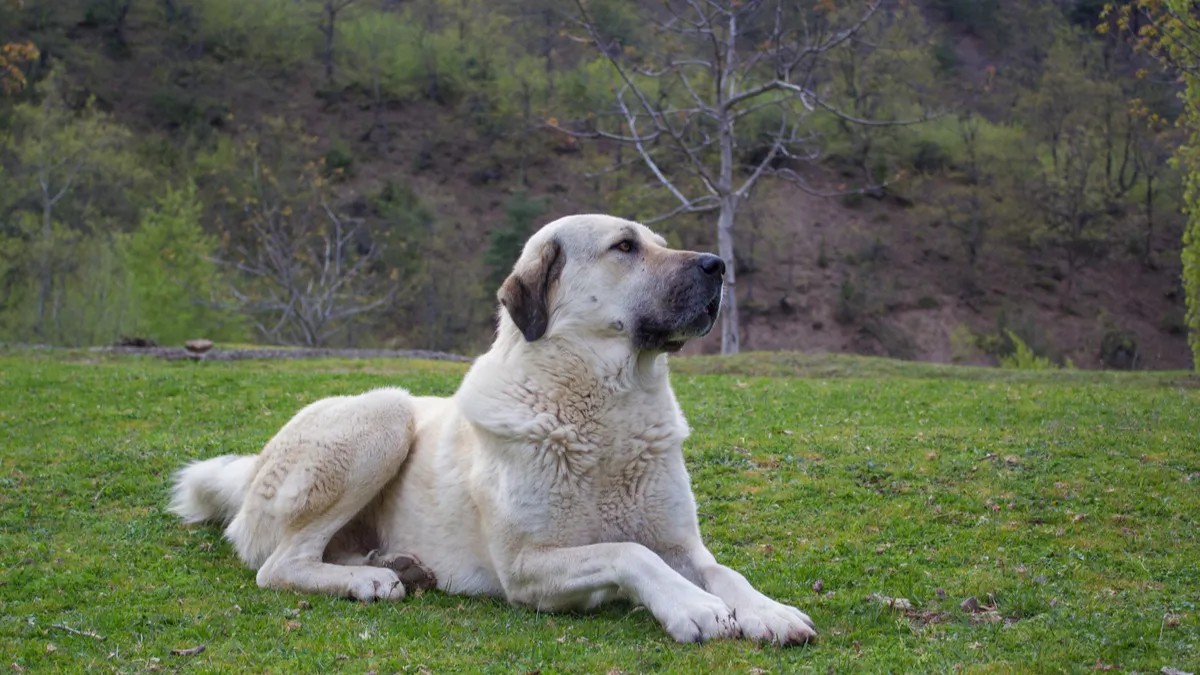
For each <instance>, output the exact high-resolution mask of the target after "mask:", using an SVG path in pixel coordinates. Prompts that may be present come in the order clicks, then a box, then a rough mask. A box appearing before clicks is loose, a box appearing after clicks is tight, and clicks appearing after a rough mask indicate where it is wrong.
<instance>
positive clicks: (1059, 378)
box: [0, 351, 1200, 673]
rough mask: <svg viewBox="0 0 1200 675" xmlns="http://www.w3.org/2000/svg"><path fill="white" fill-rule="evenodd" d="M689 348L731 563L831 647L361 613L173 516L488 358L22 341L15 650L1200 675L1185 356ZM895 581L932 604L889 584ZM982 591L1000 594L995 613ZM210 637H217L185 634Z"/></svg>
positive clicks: (63, 668)
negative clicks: (1103, 367) (393, 395)
mask: <svg viewBox="0 0 1200 675" xmlns="http://www.w3.org/2000/svg"><path fill="white" fill-rule="evenodd" d="M671 366H672V371H674V372H675V373H676V374H675V376H674V378H673V379H674V386H675V390H676V392H677V394H678V396H679V400H680V405H681V407H682V409H683V411H684V412H685V413H686V414H687V415H688V420H689V422H690V424H691V427H692V435H691V436H690V438H689V439H688V441H687V442H686V444H685V461H686V462H687V468H688V471H689V473H690V475H691V482H692V486H693V489H694V491H695V493H696V498H697V506H698V507H699V510H700V513H701V514H702V517H701V521H700V527H701V530H702V534H703V536H704V538H705V540H706V542H708V544H709V545H710V546H711V548H712V549H713V552H714V554H715V555H716V557H717V558H718V559H719V560H720V561H721V562H724V563H726V564H729V565H731V566H732V567H734V568H735V569H737V570H739V571H741V572H742V573H744V574H745V576H746V577H747V579H748V580H749V581H750V582H751V583H753V584H754V585H755V586H756V587H758V588H761V589H762V590H763V591H764V592H765V593H767V594H768V595H771V596H773V597H776V598H778V599H780V600H782V601H785V602H789V603H794V604H796V605H797V606H799V607H800V608H801V609H803V610H804V611H806V612H808V613H809V614H811V615H812V617H813V618H814V620H815V621H816V623H817V626H818V628H819V629H820V630H821V635H822V637H823V638H824V639H821V640H818V641H817V642H816V643H815V644H813V645H812V646H810V647H807V648H802V649H774V648H769V647H759V646H756V645H752V644H750V643H746V642H740V641H715V642H711V643H707V644H704V645H678V644H675V643H673V642H671V641H670V640H669V639H668V638H667V637H666V636H665V635H664V634H663V631H662V630H661V629H660V628H659V627H658V626H657V625H656V624H655V623H654V620H653V619H652V618H651V617H650V616H649V615H648V614H647V613H646V612H644V611H631V608H630V607H628V606H623V605H620V604H617V605H610V606H606V607H605V608H603V609H600V610H598V611H595V612H590V613H579V614H547V613H545V612H537V611H535V610H532V609H528V608H517V607H510V606H508V605H507V604H505V603H504V602H502V601H499V600H496V599H488V598H464V597H455V596H448V595H445V594H443V593H440V592H429V593H425V594H423V595H420V596H418V597H413V598H409V599H406V600H404V601H403V602H402V603H400V604H397V605H388V604H373V605H360V604H357V603H351V602H346V601H345V600H338V599H335V598H328V597H319V596H301V595H298V594H295V593H291V592H287V591H266V590H262V589H259V588H258V587H257V586H256V584H255V582H254V572H253V571H252V570H248V569H246V568H245V567H244V566H243V565H242V564H241V563H240V562H239V561H238V559H237V556H236V554H235V552H234V551H233V550H232V548H231V547H230V545H229V544H228V542H226V541H225V540H224V538H223V537H222V536H221V529H220V528H219V527H211V526H199V527H184V526H183V525H181V524H180V523H179V522H178V520H177V519H176V518H174V517H173V516H171V515H170V514H168V513H166V512H165V509H164V505H165V503H166V499H167V492H168V486H169V479H170V475H171V473H172V472H173V471H174V470H175V469H177V468H178V467H179V466H181V465H182V464H183V463H185V462H188V461H191V460H195V459H200V458H207V457H213V456H216V455H220V454H225V453H230V452H234V453H243V454H245V453H253V452H255V451H257V450H258V449H259V448H260V447H262V445H263V444H264V443H266V441H267V440H268V439H269V438H270V437H271V435H272V434H274V433H275V432H276V431H277V430H278V429H279V427H280V426H281V425H282V424H283V423H284V422H285V421H286V420H287V419H288V418H289V417H290V416H291V415H293V414H294V413H295V412H296V411H298V410H299V409H300V408H301V407H302V406H304V405H306V404H308V403H311V402H312V401H315V400H317V399H318V398H321V397H324V396H330V395H340V394H352V393H357V392H361V391H365V390H368V389H371V388H374V387H379V386H396V385H399V386H403V387H405V388H407V389H409V390H411V391H412V392H413V393H414V394H417V395H443V396H444V395H448V394H450V393H452V392H453V391H454V389H455V387H456V386H457V384H458V382H459V381H460V379H461V377H462V373H463V372H464V371H465V366H463V365H462V364H447V363H439V362H414V361H402V360H395V359H380V360H370V361H349V360H315V361H303V362H302V361H288V362H283V361H277V362H271V361H260V362H254V363H248V362H240V363H200V364H179V363H164V362H159V361H153V360H148V359H136V360H135V359H131V358H121V359H114V358H106V357H104V356H102V355H97V354H94V353H91V354H88V355H87V360H86V362H84V361H83V360H82V359H79V358H77V356H75V355H68V356H66V357H58V356H57V355H48V354H45V353H37V352H29V351H22V352H13V351H10V352H8V353H7V354H5V355H4V356H3V357H2V358H0V372H3V373H4V378H5V380H4V382H5V386H3V387H0V413H2V414H0V433H3V435H4V438H5V446H4V448H5V451H4V454H3V459H2V464H0V487H2V488H3V489H2V490H0V531H3V532H4V533H5V538H4V545H3V546H0V607H2V608H3V610H2V611H0V651H2V652H3V653H4V655H5V666H6V667H10V664H16V666H17V668H16V669H17V670H19V669H26V670H27V672H30V673H33V672H80V671H83V670H86V669H87V668H88V667H89V664H97V663H104V664H105V665H106V667H111V668H112V669H114V670H119V671H133V672H139V671H143V670H148V669H152V668H148V667H147V664H149V666H161V667H162V668H163V669H164V670H166V669H169V668H171V667H179V668H182V669H186V670H197V671H212V672H227V671H247V670H253V671H255V672H260V671H267V670H270V671H298V672H329V671H336V670H347V671H351V672H368V671H375V672H381V673H382V672H397V671H399V672H403V671H404V670H405V668H406V667H407V668H408V670H409V671H412V672H417V671H420V670H421V669H422V668H424V669H425V670H428V671H430V672H438V673H441V672H485V671H504V672H521V673H528V672H533V671H537V670H541V671H542V672H543V673H549V672H559V671H569V672H589V673H592V672H596V673H606V672H613V671H619V672H625V673H634V672H648V673H654V672H661V673H697V672H701V673H703V672H711V673H725V672H730V671H734V672H741V673H745V672H750V671H751V670H752V669H757V670H761V671H767V672H770V673H790V672H805V671H813V672H818V673H825V672H827V671H829V670H830V669H833V670H835V671H837V672H841V671H842V670H843V669H850V670H852V671H854V672H863V673H876V672H908V673H926V672H942V671H947V670H953V669H954V665H955V664H960V663H961V664H962V665H963V670H964V672H965V671H996V670H1000V671H1006V670H1020V671H1022V672H1046V673H1051V672H1053V673H1061V672H1080V673H1082V672H1095V671H1093V668H1095V667H1096V664H1097V663H1100V664H1102V665H1103V667H1104V668H1107V667H1109V666H1110V665H1115V666H1116V667H1117V668H1119V669H1124V670H1129V671H1133V670H1136V671H1138V672H1143V673H1150V672H1158V671H1159V670H1161V668H1162V667H1163V666H1164V665H1166V666H1171V667H1177V668H1179V669H1181V670H1191V668H1189V666H1190V665H1191V664H1193V663H1195V658H1196V657H1195V654H1196V644H1197V643H1198V642H1200V615H1198V613H1197V611H1196V609H1195V607H1194V605H1193V602H1194V595H1195V589H1196V588H1197V587H1200V570H1198V569H1197V566H1196V565H1195V560H1196V559H1197V558H1198V557H1200V523H1198V522H1197V514H1200V492H1198V491H1197V490H1196V489H1195V481H1197V480H1200V473H1198V469H1197V466H1198V463H1200V454H1198V450H1197V447H1196V443H1195V429H1196V421H1195V415H1196V410H1197V408H1198V407H1200V390H1198V389H1196V388H1195V378H1194V377H1193V378H1191V379H1190V380H1186V382H1189V383H1191V387H1190V388H1185V387H1181V386H1179V384H1180V383H1183V382H1185V380H1183V379H1182V378H1183V374H1181V373H1170V374H1148V373H1134V374H1129V373H1112V372H1100V373H1097V372H1064V371H1039V372H1033V371H1014V370H1000V369H994V368H990V369H988V368H961V367H949V366H938V365H935V364H916V363H905V362H899V361H891V360H884V359H868V358H858V357H851V356H845V355H817V354H809V355H805V354H743V355H740V356H738V357H718V358H702V359H672V362H671ZM701 372H721V373H724V374H709V375H702V374H699V373H701ZM799 373H806V374H809V375H811V379H801V378H797V377H794V375H795V374H799ZM767 375H771V377H768V376H767ZM787 375H793V376H792V377H789V376H787ZM1147 411H1153V414H1147ZM1148 495H1158V497H1157V498H1152V499H1151V498H1148ZM1132 540H1136V541H1133V544H1136V546H1134V545H1133V544H1131V541H1132ZM818 580H819V581H820V583H818ZM814 589H816V590H814ZM873 593H882V594H885V595H888V596H891V597H904V598H907V599H909V600H910V601H911V602H912V604H913V608H912V610H908V611H892V610H891V609H890V608H888V607H883V606H880V605H878V604H875V603H869V602H866V601H865V599H866V598H867V597H868V596H869V595H870V594H873ZM943 594H944V597H943ZM967 597H975V598H977V599H978V602H979V604H980V605H981V606H984V607H992V606H993V603H994V609H991V610H989V611H981V612H979V613H969V612H966V611H964V610H962V609H961V608H960V607H959V604H960V603H961V602H962V601H963V600H964V599H965V598H967ZM55 625H58V626H63V627H66V628H70V629H72V630H76V631H89V632H92V633H94V634H96V635H99V636H102V637H104V638H105V639H104V640H99V639H95V638H92V637H88V636H86V635H79V634H74V633H71V632H69V631H67V630H66V628H54V626H55ZM131 627H136V628H137V629H136V630H131ZM1114 635H1119V636H1122V637H1121V639H1119V640H1114V639H1112V636H1114ZM840 636H852V638H853V639H846V640H842V639H840ZM199 645H205V646H206V650H205V651H204V652H202V653H199V654H196V655H194V656H174V655H172V654H171V653H170V652H171V650H179V649H187V648H190V647H196V646H199ZM154 659H158V660H157V661H155V660H154ZM1113 672H1116V670H1115V669H1114V671H1113Z"/></svg>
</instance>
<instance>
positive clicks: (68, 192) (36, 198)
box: [4, 70, 146, 339]
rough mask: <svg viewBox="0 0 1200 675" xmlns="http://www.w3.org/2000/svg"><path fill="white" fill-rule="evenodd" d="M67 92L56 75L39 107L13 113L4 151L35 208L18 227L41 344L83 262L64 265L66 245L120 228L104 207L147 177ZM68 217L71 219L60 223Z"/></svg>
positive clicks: (121, 134) (111, 132) (121, 140)
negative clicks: (69, 276)
mask: <svg viewBox="0 0 1200 675" xmlns="http://www.w3.org/2000/svg"><path fill="white" fill-rule="evenodd" d="M64 86H65V85H64V77H63V75H62V73H61V71H59V70H55V71H52V72H51V74H50V75H49V76H48V77H47V78H46V79H45V80H44V81H43V82H42V83H41V84H40V85H39V86H38V94H39V95H40V96H41V101H40V102H38V103H23V104H21V105H18V106H16V107H14V109H13V119H14V133H13V134H12V137H11V139H10V140H9V141H8V143H7V144H6V145H7V148H4V149H7V150H8V151H9V154H10V156H11V158H12V159H11V161H12V164H13V167H14V168H13V171H12V173H13V176H14V179H15V180H14V183H15V185H16V187H17V189H18V190H22V191H23V193H24V195H25V196H26V198H27V201H28V202H29V203H31V204H36V211H32V210H30V211H25V212H24V213H23V214H22V215H21V222H22V223H23V226H22V229H23V230H24V231H25V232H26V236H27V238H28V239H29V240H30V241H31V245H30V247H29V250H28V252H27V253H28V254H29V255H30V258H31V260H32V261H34V262H33V265H34V267H35V269H34V274H33V276H34V277H35V278H36V279H37V310H36V319H35V321H34V324H33V332H34V336H35V337H37V338H38V339H46V337H47V334H48V329H49V325H48V324H49V322H50V321H51V320H52V319H53V320H57V318H58V311H59V305H58V304H56V303H52V298H53V296H54V295H55V288H56V279H58V278H59V277H61V273H62V272H64V271H65V270H66V269H68V268H69V267H70V266H71V265H73V264H74V263H76V262H78V261H72V260H69V259H68V258H67V257H66V256H67V252H68V251H69V250H70V249H69V248H68V247H67V246H66V243H65V242H66V239H70V238H72V237H75V236H76V235H77V234H78V233H79V232H80V231H82V230H90V231H96V230H101V231H103V230H107V229H110V228H109V226H108V225H104V224H103V223H102V222H100V221H101V220H102V219H103V218H105V217H106V216H107V217H109V218H114V220H116V219H118V218H119V214H116V213H115V212H112V211H111V210H110V212H109V213H107V214H105V213H104V211H105V210H106V209H105V208H104V204H103V201H104V200H106V199H122V198H123V197H124V195H125V194H126V190H125V188H126V187H127V185H126V184H127V183H129V182H136V181H139V180H142V179H143V178H144V177H145V175H146V172H145V170H144V169H142V168H141V167H140V166H138V163H137V161H136V160H135V159H134V158H133V157H132V156H131V155H130V154H129V152H128V151H127V149H126V148H127V145H128V142H129V140H130V138H131V136H130V134H129V132H128V130H126V129H125V128H123V127H121V126H120V125H118V124H116V123H115V122H113V121H112V119H111V118H110V117H109V116H107V115H105V114H104V113H101V112H99V111H97V110H96V109H95V107H94V105H93V103H92V102H91V101H88V102H87V103H86V104H85V106H84V107H83V110H82V111H80V112H79V113H76V112H75V111H73V110H71V108H70V106H69V105H68V103H67V100H66V98H65V92H64V91H63V88H64ZM110 206H111V205H110ZM112 208H116V207H115V206H113V207H112ZM64 209H69V211H68V213H69V214H70V215H69V217H64V216H63V214H62V212H63V211H64ZM113 228H114V229H115V226H113Z"/></svg>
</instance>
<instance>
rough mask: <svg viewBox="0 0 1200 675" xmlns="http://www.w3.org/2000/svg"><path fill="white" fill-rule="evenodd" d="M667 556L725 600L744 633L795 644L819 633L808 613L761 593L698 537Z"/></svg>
mask: <svg viewBox="0 0 1200 675" xmlns="http://www.w3.org/2000/svg"><path fill="white" fill-rule="evenodd" d="M667 560H670V561H671V562H672V564H673V565H674V566H675V567H676V568H677V569H680V571H682V572H684V573H685V574H687V575H688V576H689V577H691V578H693V579H695V580H696V581H697V582H699V583H701V584H702V585H703V586H704V588H705V589H707V590H708V592H710V593H712V594H713V595H716V596H717V597H719V598H721V599H722V600H724V601H725V604H727V605H729V607H730V609H732V610H733V611H734V614H735V615H736V616H737V619H738V624H739V625H740V626H741V628H742V634H743V635H744V636H745V637H748V638H751V639H754V640H767V641H770V642H774V643H775V644H779V645H795V644H804V643H806V642H808V641H809V640H812V639H813V638H815V637H816V636H817V631H816V629H815V627H814V626H813V622H812V619H810V618H809V617H808V615H807V614H805V613H804V612H801V611H800V610H798V609H796V608H795V607H792V606H790V605H785V604H783V603H780V602H776V601H774V600H772V599H771V598H768V597H767V596H765V595H763V594H762V593H760V592H759V591H758V590H756V589H755V588H754V586H751V585H750V582H749V581H746V577H744V576H742V575H741V574H740V573H738V572H737V571H735V570H732V569H730V568H728V567H726V566H724V565H722V564H720V563H718V562H717V559H716V558H714V557H713V554H712V553H711V552H709V550H708V548H707V547H706V546H704V544H702V543H701V542H699V541H696V542H695V543H694V544H692V545H691V546H689V547H687V548H686V549H685V550H683V551H680V553H679V555H668V556H667Z"/></svg>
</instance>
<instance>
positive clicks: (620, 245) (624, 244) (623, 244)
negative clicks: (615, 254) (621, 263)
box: [613, 239, 634, 253]
mask: <svg viewBox="0 0 1200 675" xmlns="http://www.w3.org/2000/svg"><path fill="white" fill-rule="evenodd" d="M633 249H634V245H633V242H632V241H629V240H628V239H622V240H621V241H618V242H617V243H616V244H615V245H614V246H613V250H615V251H620V252H621V253H630V252H631V251H633Z"/></svg>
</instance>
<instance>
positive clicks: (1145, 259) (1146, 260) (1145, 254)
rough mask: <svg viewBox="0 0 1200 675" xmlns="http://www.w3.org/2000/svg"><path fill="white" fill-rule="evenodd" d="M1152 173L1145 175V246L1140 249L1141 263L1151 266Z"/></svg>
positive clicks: (1152, 264) (1152, 263)
mask: <svg viewBox="0 0 1200 675" xmlns="http://www.w3.org/2000/svg"><path fill="white" fill-rule="evenodd" d="M1153 251H1154V174H1153V173H1151V172H1147V175H1146V247H1145V250H1144V251H1142V264H1143V265H1145V266H1146V267H1149V268H1153V266H1154V256H1153V255H1152V253H1153Z"/></svg>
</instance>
